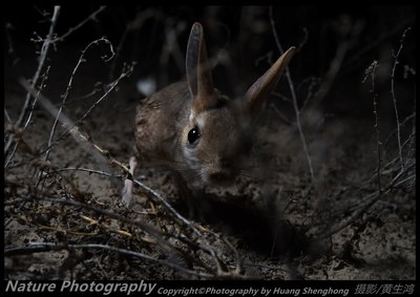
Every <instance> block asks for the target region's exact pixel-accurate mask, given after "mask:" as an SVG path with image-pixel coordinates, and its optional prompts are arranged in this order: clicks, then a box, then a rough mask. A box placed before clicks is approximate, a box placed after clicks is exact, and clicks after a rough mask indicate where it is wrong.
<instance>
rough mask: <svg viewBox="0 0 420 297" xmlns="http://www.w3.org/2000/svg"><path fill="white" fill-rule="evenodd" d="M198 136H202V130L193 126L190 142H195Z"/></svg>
mask: <svg viewBox="0 0 420 297" xmlns="http://www.w3.org/2000/svg"><path fill="white" fill-rule="evenodd" d="M198 138H200V131H199V130H198V128H192V129H191V130H190V132H188V142H189V143H190V144H193V143H194V142H196V141H197V139H198Z"/></svg>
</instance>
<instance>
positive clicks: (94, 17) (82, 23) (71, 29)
mask: <svg viewBox="0 0 420 297" xmlns="http://www.w3.org/2000/svg"><path fill="white" fill-rule="evenodd" d="M105 8H106V6H100V7H99V8H98V9H97V10H96V11H94V12H93V13H91V14H90V15H89V16H88V17H87V18H86V19H84V20H83V21H81V22H80V23H79V24H78V25H76V26H74V27H72V28H70V29H69V30H68V31H67V32H66V33H64V34H63V35H61V36H60V37H57V38H54V39H53V40H52V41H51V42H58V41H64V39H66V38H67V37H68V36H69V35H70V34H72V33H73V32H75V31H77V30H78V29H80V28H81V27H83V26H84V25H85V24H86V23H87V22H89V21H90V20H95V19H96V16H97V15H98V14H99V13H101V12H102V11H103V10H104V9H105Z"/></svg>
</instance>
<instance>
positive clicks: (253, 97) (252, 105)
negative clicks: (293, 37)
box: [245, 47, 296, 115]
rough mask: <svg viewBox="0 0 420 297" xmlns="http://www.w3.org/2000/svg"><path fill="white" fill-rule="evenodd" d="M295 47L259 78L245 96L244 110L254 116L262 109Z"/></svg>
mask: <svg viewBox="0 0 420 297" xmlns="http://www.w3.org/2000/svg"><path fill="white" fill-rule="evenodd" d="M295 49H296V48H295V47H291V48H289V49H288V50H287V51H286V52H285V53H284V54H283V55H281V56H280V58H278V59H277V61H276V62H275V63H274V64H273V65H272V66H271V67H270V69H268V70H267V71H266V72H265V73H264V75H263V76H261V77H260V78H259V79H258V80H257V81H256V82H254V83H253V84H252V86H251V87H250V88H249V89H248V91H247V92H246V94H245V100H246V103H245V105H246V110H247V111H248V112H249V113H250V114H253V115H256V114H257V113H258V112H259V111H260V110H261V108H262V106H263V104H264V102H265V100H266V99H267V97H268V96H269V95H270V92H271V91H272V90H273V89H274V88H275V86H276V85H277V82H278V81H279V78H280V76H281V74H282V73H283V72H284V70H285V69H286V66H287V64H289V62H290V60H291V58H292V57H293V55H294V52H295Z"/></svg>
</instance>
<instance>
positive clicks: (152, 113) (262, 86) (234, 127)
mask: <svg viewBox="0 0 420 297" xmlns="http://www.w3.org/2000/svg"><path fill="white" fill-rule="evenodd" d="M294 53H295V47H291V48H289V49H288V50H287V51H286V52H284V54H283V55H281V57H279V58H278V59H277V61H276V62H275V63H274V64H273V65H272V66H271V67H270V68H269V69H268V70H267V71H266V72H265V73H264V75H262V76H261V77H260V78H259V79H258V80H257V81H256V82H255V83H254V84H252V85H251V86H250V88H249V89H248V91H247V92H246V94H245V95H244V97H243V98H240V99H238V100H231V99H229V98H228V97H226V96H224V95H223V94H221V93H220V92H219V91H218V90H217V89H215V88H214V87H213V79H212V73H211V69H210V67H209V63H208V58H207V51H206V45H205V40H204V33H203V28H202V26H201V24H200V23H194V24H193V26H192V28H191V32H190V35H189V39H188V45H187V53H186V80H185V81H180V82H176V83H173V84H171V85H169V86H167V87H165V88H163V89H162V90H160V91H158V92H157V93H155V94H153V95H151V96H149V97H147V98H145V99H143V100H142V102H141V103H140V104H139V105H138V107H137V110H136V116H135V145H136V149H137V159H138V160H140V163H141V164H142V165H146V164H154V165H155V166H158V165H162V166H164V167H165V168H167V169H169V170H170V171H171V172H172V173H173V174H174V176H175V180H176V181H177V187H178V191H179V194H180V195H181V196H184V197H185V198H187V201H194V200H197V199H200V198H199V197H197V196H199V194H198V193H199V192H200V191H201V190H202V189H203V187H204V186H213V185H226V184H230V183H233V181H234V180H235V177H236V176H237V175H238V172H239V171H240V166H239V165H240V164H241V163H242V162H241V161H240V160H241V157H245V158H246V157H247V154H248V153H249V151H250V148H251V147H252V142H253V139H252V135H253V133H252V130H253V126H254V122H255V119H256V117H257V115H258V114H259V112H260V111H261V109H262V108H263V106H264V103H265V101H266V100H267V98H268V97H269V95H270V92H271V91H272V90H273V89H274V87H275V86H276V84H277V82H278V80H279V78H280V76H281V74H282V73H283V71H284V70H285V67H286V66H287V65H288V63H289V62H290V60H291V58H292V56H293V55H294ZM135 165H136V161H135V159H132V160H131V161H130V167H133V166H135ZM131 170H134V169H133V168H131ZM131 197H132V195H131V184H130V181H128V180H126V186H125V187H124V190H123V202H124V203H125V204H126V205H130V203H131V200H132V198H131ZM193 204H194V203H193ZM190 205H191V204H190ZM193 213H194V207H190V215H193Z"/></svg>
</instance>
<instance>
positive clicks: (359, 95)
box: [4, 4, 416, 116]
mask: <svg viewBox="0 0 420 297" xmlns="http://www.w3.org/2000/svg"><path fill="white" fill-rule="evenodd" d="M97 8H98V6H96V5H93V4H86V5H84V7H83V9H81V8H80V7H79V5H65V6H63V7H62V10H61V13H60V16H59V20H58V22H57V27H56V32H57V34H58V35H62V34H63V33H65V32H67V30H68V29H69V28H70V27H74V26H75V25H77V24H78V23H80V22H81V21H82V20H84V19H85V18H86V17H87V16H88V15H89V14H90V13H92V12H94V11H95V10H96V9H97ZM269 10H270V8H269V7H268V6H206V7H198V6H195V7H192V6H182V5H179V6H169V7H165V6H142V5H137V6H135V5H131V6H109V7H107V8H106V9H105V10H104V11H102V12H101V13H99V14H98V15H97V17H96V20H95V21H92V20H90V21H88V22H87V23H86V24H85V25H84V26H83V27H82V28H81V29H79V30H77V31H75V32H74V33H73V34H71V35H70V36H69V37H68V38H66V39H65V41H64V42H60V43H59V44H57V46H56V47H55V49H56V52H58V53H61V52H63V51H66V50H69V49H70V48H71V51H73V55H74V57H77V56H78V52H79V51H80V50H81V49H82V48H83V47H84V46H86V45H87V44H88V43H89V42H90V41H92V40H94V39H97V38H99V37H102V36H105V37H107V38H108V39H109V40H110V41H111V42H112V43H113V45H114V47H115V48H117V47H118V46H119V47H120V49H121V50H120V52H119V54H118V56H117V57H116V61H115V62H113V63H115V65H114V66H113V67H114V68H113V69H108V70H107V71H109V72H112V73H108V74H109V75H108V79H111V78H112V77H113V76H115V75H116V73H118V71H120V70H121V67H122V65H123V62H131V61H136V62H137V65H136V67H135V73H134V75H132V76H131V79H132V81H133V82H134V81H136V80H137V79H139V78H143V77H153V78H155V79H156V82H157V85H158V87H163V86H165V85H166V84H168V83H170V82H173V81H176V80H178V79H180V78H181V77H182V76H183V75H184V70H183V69H182V67H180V66H182V65H183V60H179V61H178V62H177V61H176V60H175V59H174V58H173V56H172V55H170V56H169V59H168V60H167V61H166V63H162V52H163V51H164V48H165V46H167V44H168V40H167V39H166V33H165V32H168V29H176V28H180V30H179V33H178V34H177V36H176V40H177V45H178V46H179V50H178V55H179V57H180V58H182V59H183V58H184V54H185V49H186V43H187V39H188V34H189V29H190V27H191V25H192V23H193V22H195V21H199V22H201V23H202V24H203V25H204V28H205V34H206V40H207V46H208V48H209V53H210V56H216V55H217V54H218V52H219V51H220V50H221V49H225V50H226V51H227V53H228V54H229V55H230V59H231V64H230V65H228V66H227V65H225V64H223V63H219V65H218V66H216V67H215V69H214V77H215V80H216V83H217V87H218V88H219V89H222V90H223V91H224V92H225V93H227V94H228V95H231V96H238V95H241V94H243V92H244V90H245V89H246V88H247V87H248V86H249V85H250V84H251V83H252V82H253V81H254V80H255V79H256V78H257V77H258V76H259V75H261V74H262V73H263V72H264V71H265V70H266V69H267V68H268V67H269V64H270V63H273V61H274V59H276V58H277V57H278V56H279V50H278V48H277V46H276V43H275V40H274V38H273V31H272V27H271V24H270V11H269ZM51 12H52V9H51V7H48V6H42V5H28V6H27V7H26V8H25V9H19V8H11V9H8V10H7V12H6V13H4V17H5V21H6V25H7V26H6V30H5V31H6V35H7V37H8V38H7V41H6V46H5V48H4V54H5V56H6V74H7V75H6V76H8V75H9V74H12V75H15V76H16V75H18V74H16V72H20V71H21V70H22V69H21V68H19V63H20V64H24V65H26V63H36V58H35V48H39V46H40V43H34V42H31V41H29V40H30V39H31V38H33V37H34V36H35V35H34V33H35V32H36V33H37V34H39V35H41V36H44V34H45V32H47V30H48V28H49V25H50V23H49V18H50V17H51V16H50V15H49V14H50V13H51ZM145 15H147V17H145ZM272 15H273V20H274V21H275V27H276V30H277V33H278V38H279V41H280V42H281V44H282V47H283V48H284V49H287V48H288V47H289V46H292V45H295V46H297V45H300V44H302V43H303V42H304V40H306V41H305V42H304V43H303V46H302V48H301V50H300V51H299V53H298V55H297V56H296V57H295V58H294V60H293V62H292V64H291V65H290V69H291V73H292V79H293V81H294V84H295V87H296V88H297V92H298V101H299V104H303V101H304V99H303V98H306V97H307V93H308V90H309V89H308V88H309V85H310V82H311V81H317V82H318V83H317V84H315V90H316V89H317V87H319V85H320V84H319V83H322V81H323V80H325V77H326V75H327V72H328V70H329V68H330V67H331V64H332V62H333V61H334V58H335V57H336V55H337V49H338V48H339V47H340V44H343V42H350V43H351V45H349V47H348V49H347V50H346V51H345V55H344V58H343V60H342V63H340V67H339V70H338V72H337V74H336V75H334V79H333V83H332V87H331V89H330V90H329V91H328V92H327V94H326V96H325V98H323V100H322V102H318V101H316V102H315V103H314V104H315V105H317V106H318V107H323V108H324V109H326V111H328V112H333V113H343V114H349V113H350V114H354V113H355V114H357V115H361V114H365V115H371V101H370V100H368V98H369V92H368V91H367V86H368V85H370V83H368V84H365V85H363V84H362V83H361V82H362V79H363V77H364V75H365V74H364V73H365V70H366V68H367V67H368V66H369V65H370V64H371V63H372V61H373V60H378V62H379V68H378V71H377V77H376V81H375V83H376V91H377V92H378V93H379V94H382V93H383V94H384V96H380V98H379V101H381V100H383V101H386V102H388V101H390V100H388V99H389V98H388V99H386V97H387V95H388V93H389V89H390V84H389V83H390V74H391V69H392V63H393V62H394V61H393V57H392V54H393V53H394V51H395V50H397V49H398V47H399V45H400V38H401V35H402V33H403V31H404V30H405V29H406V28H408V27H411V30H410V31H408V33H407V36H406V40H405V42H404V48H403V50H402V52H401V54H400V56H399V64H398V67H397V69H396V78H395V79H396V87H397V88H398V89H402V90H403V91H402V94H401V95H400V97H401V98H400V103H399V104H400V106H399V107H400V108H401V110H400V112H401V113H402V116H404V114H408V113H409V112H410V110H411V109H412V96H411V95H412V94H413V88H414V78H415V76H413V75H407V69H406V68H405V67H406V66H409V67H411V68H414V69H415V68H416V59H415V48H416V47H415V37H414V36H416V27H415V21H416V12H415V7H413V6H407V5H405V6H391V5H388V6H369V5H366V6H360V5H354V6H345V5H335V6H333V5H332V6H328V7H327V6H308V5H306V6H287V7H273V8H272ZM139 20H142V21H139ZM133 24H141V25H137V26H132V25H133ZM129 26H132V27H133V28H132V29H128V30H127V28H128V27H129ZM356 26H358V27H359V29H355V28H356ZM352 30H356V31H358V33H356V36H355V37H352V33H351V32H352ZM124 32H125V33H124ZM305 32H307V33H305ZM10 41H11V42H12V43H11V44H12V46H13V52H11V51H10ZM104 48H105V47H104ZM98 50H99V51H100V49H93V50H92V52H93V53H91V54H92V56H94V55H96V54H97V52H95V51H98ZM51 59H53V58H51ZM13 62H15V63H14V64H13ZM177 63H178V64H177ZM73 65H74V62H72V63H70V64H69V70H70V69H71V67H73ZM23 68H24V67H23ZM110 68H112V67H110ZM16 69H19V71H16ZM28 69H30V67H28ZM28 71H30V70H28ZM404 72H405V73H404ZM24 74H25V75H26V76H31V75H32V73H31V72H27V73H25V72H24ZM98 80H99V78H98ZM278 90H280V92H282V93H284V94H285V95H286V96H288V92H289V89H288V87H287V84H286V80H285V79H283V80H282V81H281V83H280V86H279V88H278ZM406 93H408V94H406ZM410 94H411V95H410ZM366 96H368V97H366ZM407 97H408V98H407ZM277 103H278V104H280V105H281V104H282V103H281V102H277ZM386 104H387V103H385V105H386ZM287 108H289V107H288V106H284V109H285V110H287ZM286 113H287V112H286Z"/></svg>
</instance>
